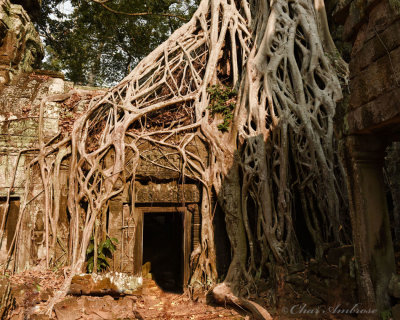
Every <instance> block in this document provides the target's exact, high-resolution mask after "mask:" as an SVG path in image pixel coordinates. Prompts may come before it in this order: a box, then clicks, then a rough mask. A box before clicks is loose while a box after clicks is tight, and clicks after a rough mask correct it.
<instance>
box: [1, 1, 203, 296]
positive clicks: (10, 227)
mask: <svg viewBox="0 0 400 320" xmlns="http://www.w3.org/2000/svg"><path fill="white" fill-rule="evenodd" d="M0 14H1V15H0V23H1V25H0V28H1V35H0V41H1V44H2V46H1V47H0V52H1V53H2V54H1V57H0V77H1V78H0V81H1V83H2V88H1V89H0V109H1V114H0V121H1V122H0V123H1V125H0V126H1V129H0V148H1V151H0V173H1V174H0V204H4V203H5V202H6V198H7V195H8V192H10V206H9V209H8V218H7V219H6V221H4V223H5V233H4V237H3V238H4V239H3V241H2V243H1V250H0V263H1V264H2V265H3V266H4V264H5V262H6V257H7V253H8V251H9V249H10V247H11V246H12V243H13V241H18V242H19V243H23V244H24V245H23V246H21V247H20V250H18V252H15V253H14V257H13V259H14V260H13V262H12V265H13V268H14V269H15V271H23V270H26V269H29V268H31V267H33V266H38V265H44V262H45V244H44V230H45V229H44V228H45V226H44V224H45V222H44V221H45V217H44V213H43V212H44V210H43V194H42V190H41V188H42V186H41V184H40V177H39V175H38V176H37V178H38V179H37V184H35V185H33V186H31V190H29V196H30V198H31V199H32V201H31V202H30V203H28V204H27V206H28V210H27V212H28V214H26V215H25V216H24V217H23V218H22V221H19V220H18V219H19V209H20V206H21V203H22V201H23V197H24V194H25V191H26V190H25V181H26V176H25V173H26V172H25V170H26V167H27V164H28V163H29V162H30V161H31V160H32V159H33V158H34V157H35V155H36V153H37V151H36V150H35V148H36V147H37V143H38V126H39V124H38V113H39V108H40V103H41V101H42V99H44V97H46V96H48V95H53V94H64V93H66V92H68V91H69V90H71V89H72V88H74V84H73V83H71V82H68V81H65V80H64V78H63V76H62V75H60V74H57V73H54V72H44V71H40V70H34V68H35V66H36V65H37V63H38V62H40V60H41V59H42V57H43V48H42V45H41V43H40V39H39V36H38V34H37V32H36V31H35V28H34V26H33V24H32V22H30V18H29V17H28V15H27V14H26V12H25V11H24V9H23V8H22V7H21V6H20V5H15V4H11V3H10V2H9V1H8V0H7V1H2V2H1V12H0ZM17 39H18V40H17ZM79 90H81V91H82V92H87V95H88V96H90V95H95V94H97V93H98V92H100V93H101V92H103V91H102V90H96V89H93V88H85V87H79ZM78 109H79V106H78ZM75 111H76V110H75ZM71 117H72V113H70V114H68V113H66V111H65V105H63V102H48V103H46V105H45V111H44V135H45V137H48V138H50V137H53V136H54V135H55V134H57V132H59V131H60V130H62V129H63V128H62V125H63V124H65V122H67V123H68V120H69V119H70V118H71ZM141 149H142V150H146V151H144V152H143V155H144V156H143V159H142V161H141V162H140V166H139V168H137V170H136V181H135V182H134V183H127V184H126V186H125V189H124V190H125V191H124V192H123V194H122V195H121V196H118V197H115V198H113V200H111V203H110V205H109V211H108V212H107V213H106V214H104V215H103V220H102V221H101V223H100V225H99V226H98V227H99V230H101V231H100V232H102V233H104V234H107V236H108V237H110V238H114V239H116V240H117V243H118V245H117V249H116V251H115V252H114V254H113V257H112V261H111V262H110V270H111V271H114V272H122V273H127V274H131V275H138V276H140V275H141V273H142V264H143V263H145V262H150V263H151V266H152V274H153V277H154V278H155V280H156V281H158V282H159V285H160V286H161V287H163V286H164V287H165V288H166V289H168V290H175V291H182V290H183V288H184V286H186V285H187V283H188V279H189V276H190V266H189V264H190V255H191V253H192V252H193V251H194V249H195V248H196V246H197V245H198V243H199V237H200V224H201V221H200V215H199V204H200V202H201V190H200V188H199V185H198V184H197V183H195V182H192V181H188V180H187V179H186V181H182V176H181V174H180V173H179V170H175V171H174V170H170V169H168V168H171V167H172V168H179V167H180V165H181V164H180V163H179V161H180V160H179V159H180V157H179V156H176V155H175V154H174V151H173V150H167V149H164V150H154V149H152V148H151V146H150V145H146V144H143V145H142V146H141ZM22 150H25V151H23V154H21V156H20V157H19V153H20V152H21V151H22ZM191 151H192V152H193V154H196V155H197V156H199V157H201V158H204V157H207V150H206V149H205V147H204V145H203V144H202V143H201V142H200V141H196V142H195V143H193V147H192V150H191ZM129 156H130V155H129V154H128V155H127V157H128V158H129ZM162 158H164V159H165V160H164V163H162V165H164V166H165V168H163V166H162V165H161V166H155V165H153V164H152V162H153V160H154V159H162ZM17 159H19V160H18V165H17V170H16V171H15V172H14V170H13V168H14V167H15V164H16V161H17ZM67 167H68V161H67V160H66V161H64V162H63V163H62V165H61V167H60V171H59V177H60V181H61V184H60V186H59V188H60V190H59V191H60V196H61V206H60V208H58V211H59V215H60V218H59V225H58V228H59V230H61V231H62V232H60V235H62V236H61V237H60V238H59V239H57V245H56V249H55V250H56V255H55V261H52V264H54V265H56V266H57V265H58V266H62V265H64V264H65V263H66V261H67V259H68V252H67V250H66V248H67V247H68V241H69V236H68V235H69V217H68V213H67V179H68V173H67V170H66V169H67ZM128 167H129V166H128ZM37 174H38V173H37ZM13 180H14V187H13V189H12V190H9V186H10V185H11V183H12V181H13ZM131 199H134V203H132V201H131ZM1 208H2V210H4V206H2V207H1ZM1 214H2V216H4V213H3V211H2V213H1ZM3 220H4V219H3ZM17 223H21V225H22V229H21V232H20V233H19V234H18V235H15V229H16V225H17ZM150 234H151V235H152V236H151V237H150V236H149V235H150ZM30 239H32V241H31V240H30Z"/></svg>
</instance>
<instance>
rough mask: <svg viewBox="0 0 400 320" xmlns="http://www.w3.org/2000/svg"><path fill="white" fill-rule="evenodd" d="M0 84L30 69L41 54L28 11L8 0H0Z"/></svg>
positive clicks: (40, 46)
mask: <svg viewBox="0 0 400 320" xmlns="http://www.w3.org/2000/svg"><path fill="white" fill-rule="evenodd" d="M0 52H1V55H0V84H7V83H9V82H10V81H11V80H12V79H13V77H15V76H16V75H18V74H20V73H22V72H32V71H33V69H34V68H35V67H37V66H38V64H39V63H40V61H41V60H42V58H43V54H44V51H43V46H42V44H41V41H40V38H39V34H38V33H37V31H36V29H35V27H34V25H33V24H32V22H31V20H30V18H29V16H28V14H27V13H26V11H25V10H24V9H23V8H22V6H20V5H17V4H11V3H10V2H9V0H1V1H0Z"/></svg>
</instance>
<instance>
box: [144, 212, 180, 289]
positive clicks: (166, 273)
mask: <svg viewBox="0 0 400 320" xmlns="http://www.w3.org/2000/svg"><path fill="white" fill-rule="evenodd" d="M146 262H150V263H151V271H150V272H151V274H152V277H153V279H154V281H155V282H156V283H157V285H158V286H159V287H160V288H161V289H162V290H164V291H169V292H180V293H181V292H183V282H184V212H182V211H175V212H145V214H144V217H143V264H144V263H146Z"/></svg>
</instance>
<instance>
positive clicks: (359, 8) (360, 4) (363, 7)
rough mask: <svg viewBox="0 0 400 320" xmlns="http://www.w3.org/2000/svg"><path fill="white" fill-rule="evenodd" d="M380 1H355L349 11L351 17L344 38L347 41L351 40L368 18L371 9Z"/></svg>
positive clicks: (347, 22) (345, 26)
mask: <svg viewBox="0 0 400 320" xmlns="http://www.w3.org/2000/svg"><path fill="white" fill-rule="evenodd" d="M377 2H379V0H354V1H353V2H352V3H351V5H350V9H349V16H348V17H347V20H346V23H345V25H344V33H343V36H344V38H345V39H347V40H348V39H351V38H353V37H354V35H355V33H356V32H357V31H358V29H359V28H360V25H361V24H362V23H364V22H365V20H366V19H367V18H368V12H369V10H370V8H371V7H372V6H373V5H375V4H376V3H377Z"/></svg>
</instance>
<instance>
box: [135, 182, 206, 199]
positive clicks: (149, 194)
mask: <svg viewBox="0 0 400 320" xmlns="http://www.w3.org/2000/svg"><path fill="white" fill-rule="evenodd" d="M135 191H136V202H137V203H153V202H173V203H181V202H182V201H185V202H199V201H200V191H199V188H198V186H197V185H195V184H185V185H182V184H180V183H178V182H177V181H172V182H169V183H154V182H148V183H147V184H142V183H140V182H139V181H136V182H135Z"/></svg>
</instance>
